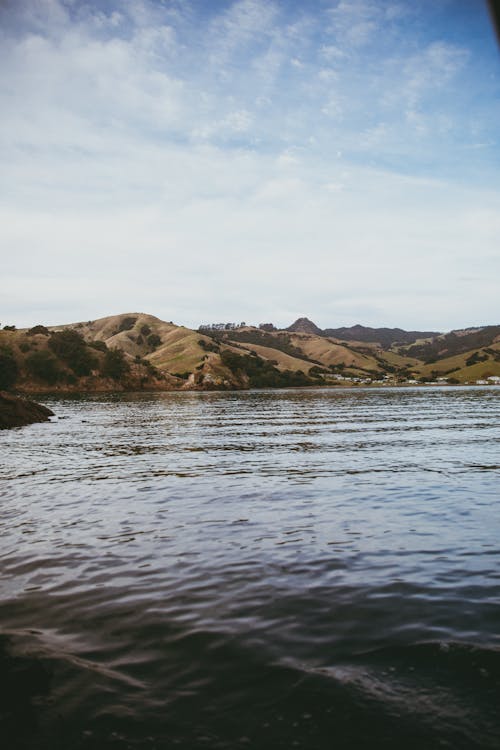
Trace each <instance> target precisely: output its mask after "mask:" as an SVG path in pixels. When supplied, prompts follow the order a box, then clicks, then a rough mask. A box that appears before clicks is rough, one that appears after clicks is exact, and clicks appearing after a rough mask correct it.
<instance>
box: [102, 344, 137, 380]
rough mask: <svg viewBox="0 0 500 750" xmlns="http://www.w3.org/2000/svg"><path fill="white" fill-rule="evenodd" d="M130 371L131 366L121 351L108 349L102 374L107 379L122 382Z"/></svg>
mask: <svg viewBox="0 0 500 750" xmlns="http://www.w3.org/2000/svg"><path fill="white" fill-rule="evenodd" d="M129 371H130V365H129V363H128V362H127V361H126V359H125V355H124V353H123V352H122V351H121V349H108V350H107V352H106V356H105V358H104V362H103V365H102V369H101V372H102V374H103V375H104V377H106V378H113V380H120V379H121V378H122V377H123V376H124V375H126V374H127V373H128V372H129Z"/></svg>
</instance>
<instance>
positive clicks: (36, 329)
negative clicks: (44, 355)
mask: <svg viewBox="0 0 500 750" xmlns="http://www.w3.org/2000/svg"><path fill="white" fill-rule="evenodd" d="M37 333H42V334H43V335H44V336H49V335H50V331H49V329H48V328H46V327H45V326H33V328H30V329H29V331H28V336H35V335H36V334H37Z"/></svg>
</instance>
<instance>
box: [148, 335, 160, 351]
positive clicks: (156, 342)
mask: <svg viewBox="0 0 500 750" xmlns="http://www.w3.org/2000/svg"><path fill="white" fill-rule="evenodd" d="M147 341H148V345H149V346H150V347H151V349H156V347H157V346H160V344H161V338H160V337H159V336H158V334H157V333H152V334H151V336H148V339H147Z"/></svg>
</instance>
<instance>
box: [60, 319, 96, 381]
mask: <svg viewBox="0 0 500 750" xmlns="http://www.w3.org/2000/svg"><path fill="white" fill-rule="evenodd" d="M49 347H50V348H51V349H52V351H53V352H54V354H56V355H57V356H58V357H60V359H62V360H63V362H66V364H67V365H69V367H71V369H72V370H73V372H74V373H75V375H79V376H81V375H90V373H91V371H92V369H93V368H94V367H96V366H97V360H96V358H95V357H94V356H93V354H92V353H91V352H90V351H89V348H88V346H87V344H86V343H85V340H84V338H83V336H82V335H81V334H80V333H78V331H75V330H73V329H72V328H66V329H65V330H64V331H57V332H55V333H53V334H52V335H51V337H50V339H49Z"/></svg>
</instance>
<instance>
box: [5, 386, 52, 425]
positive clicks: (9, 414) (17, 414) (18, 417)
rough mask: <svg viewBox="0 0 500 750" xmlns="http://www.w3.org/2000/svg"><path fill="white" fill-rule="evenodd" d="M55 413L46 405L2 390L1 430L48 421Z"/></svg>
mask: <svg viewBox="0 0 500 750" xmlns="http://www.w3.org/2000/svg"><path fill="white" fill-rule="evenodd" d="M53 415H54V412H52V411H50V409H47V407H46V406H42V405H41V404H37V403H35V402H34V401H28V399H25V398H19V397H17V396H12V395H11V394H10V393H6V392H5V391H0V430H6V429H8V428H9V427H23V426H24V425H27V424H32V423H33V422H46V421H47V420H48V418H49V417H52V416H53Z"/></svg>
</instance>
